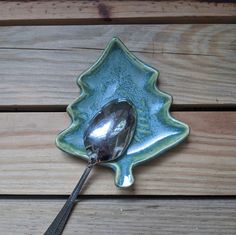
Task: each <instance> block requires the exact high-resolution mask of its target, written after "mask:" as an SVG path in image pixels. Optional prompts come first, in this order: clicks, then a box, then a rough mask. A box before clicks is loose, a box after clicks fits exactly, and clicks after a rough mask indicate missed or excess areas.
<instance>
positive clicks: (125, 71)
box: [56, 38, 189, 187]
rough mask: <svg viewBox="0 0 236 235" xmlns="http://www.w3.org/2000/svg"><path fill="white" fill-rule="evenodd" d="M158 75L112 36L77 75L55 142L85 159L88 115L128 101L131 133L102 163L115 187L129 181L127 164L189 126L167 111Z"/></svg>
mask: <svg viewBox="0 0 236 235" xmlns="http://www.w3.org/2000/svg"><path fill="white" fill-rule="evenodd" d="M158 75H159V72H158V71H157V70H156V69H153V68H151V67H150V66H148V65H146V64H145V63H143V62H142V61H140V60H139V59H138V58H137V57H135V56H134V55H133V54H132V53H131V52H129V51H128V49H127V48H126V47H125V45H124V44H123V43H122V42H121V41H120V40H119V39H118V38H113V39H112V40H111V41H110V43H109V44H108V46H107V47H106V49H105V50H104V52H103V54H102V55H101V57H100V58H99V59H98V61H97V62H96V63H95V64H94V65H93V66H91V67H90V68H89V69H88V70H87V71H85V72H84V73H83V74H81V75H80V77H79V78H78V80H77V83H78V86H79V87H80V89H81V94H80V96H79V97H78V99H76V100H75V101H74V102H73V103H72V104H70V105H69V106H68V107H67V112H68V113H69V115H70V117H71V119H72V123H71V125H70V126H69V127H68V128H67V129H65V130H64V131H62V132H61V133H60V134H59V135H58V137H57V139H56V144H57V146H58V147H59V148H60V149H61V150H63V151H65V152H67V153H69V154H72V155H74V156H78V157H80V158H83V159H85V160H88V157H87V155H86V151H85V147H84V144H83V134H84V130H85V128H86V126H87V124H88V122H89V120H90V119H91V118H92V117H93V116H94V115H95V114H96V113H97V112H98V111H99V110H100V109H101V108H102V107H103V106H104V105H105V104H106V103H108V102H110V101H112V100H114V99H123V98H124V99H128V100H130V101H132V103H133V104H134V106H135V108H136V111H137V127H136V130H135V134H134V138H133V140H132V142H131V144H130V145H129V147H128V149H127V151H126V153H125V154H124V155H123V156H121V157H120V158H118V159H116V160H115V161H113V162H109V163H103V164H102V165H103V166H106V167H110V168H112V169H113V170H114V171H115V184H116V185H117V186H118V187H128V186H130V185H132V184H133V182H134V177H133V174H132V169H133V167H135V166H137V165H138V164H141V163H143V162H145V161H147V160H150V159H152V158H155V157H158V156H160V154H161V153H163V152H164V151H166V150H168V149H170V148H172V147H174V146H175V145H176V144H178V143H180V142H181V141H183V140H184V138H185V137H187V136H188V134H189V127H188V126H187V125H186V124H184V123H182V122H180V121H178V120H176V119H175V118H173V117H172V116H171V114H170V112H169V107H170V105H171V102H172V97H171V96H170V95H168V94H166V93H164V92H162V91H160V90H159V89H158V88H157V86H156V82H157V78H158Z"/></svg>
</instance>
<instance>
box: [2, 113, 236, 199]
mask: <svg viewBox="0 0 236 235" xmlns="http://www.w3.org/2000/svg"><path fill="white" fill-rule="evenodd" d="M174 116H176V117H177V118H178V119H180V120H183V121H184V122H186V123H188V124H189V125H190V127H191V134H190V136H189V138H188V139H187V141H185V142H184V143H183V144H181V145H179V146H177V147H176V148H174V149H173V150H171V151H169V152H168V153H166V154H164V156H162V157H160V158H158V159H156V160H152V161H150V162H149V163H147V164H145V165H143V166H139V167H137V168H136V169H135V170H134V175H135V179H136V183H135V185H134V187H131V188H129V189H124V190H121V189H118V188H116V187H115V186H114V182H113V174H112V172H111V170H109V169H106V168H102V167H96V169H94V171H93V172H92V175H91V177H90V179H89V180H88V182H87V184H86V186H85V188H84V190H83V194H86V195H121V194H123V195H236V174H235V169H236V145H235V143H236V121H235V120H236V112H175V113H174ZM67 125H69V118H68V116H67V114H66V113H1V115H0V136H1V138H0V194H37V195H40V194H42V195H43V194H44V195H50V194H52V195H65V194H69V193H70V192H71V191H72V189H73V187H74V186H75V184H76V182H77V181H78V179H79V177H80V175H81V174H82V171H83V170H84V168H85V166H86V164H85V162H84V161H82V160H80V159H77V158H75V157H70V156H68V155H67V154H65V153H62V152H61V151H60V150H58V149H57V148H56V147H55V145H54V140H55V136H56V134H57V133H58V132H59V131H61V130H62V129H64V128H66V126H67Z"/></svg>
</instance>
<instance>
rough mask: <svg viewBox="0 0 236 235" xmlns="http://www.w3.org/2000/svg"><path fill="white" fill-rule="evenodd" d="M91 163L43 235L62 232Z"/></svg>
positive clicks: (55, 234)
mask: <svg viewBox="0 0 236 235" xmlns="http://www.w3.org/2000/svg"><path fill="white" fill-rule="evenodd" d="M92 168H93V165H92V164H89V165H88V166H87V167H86V169H85V171H84V173H83V175H82V176H81V178H80V180H79V182H78V184H77V185H76V186H75V188H74V190H73V192H72V193H71V195H70V196H69V198H68V199H67V201H66V203H65V205H64V206H63V207H62V209H61V210H60V212H59V213H58V214H57V216H56V218H55V219H54V220H53V222H52V223H51V225H50V226H49V227H48V229H47V231H46V232H45V233H44V235H60V234H62V232H63V229H64V227H65V225H66V222H67V220H68V218H69V216H70V214H71V211H72V209H73V207H74V204H75V200H76V199H77V197H78V195H79V193H80V191H81V189H82V187H83V185H84V183H85V181H86V179H87V177H88V175H89V173H90V171H91V170H92Z"/></svg>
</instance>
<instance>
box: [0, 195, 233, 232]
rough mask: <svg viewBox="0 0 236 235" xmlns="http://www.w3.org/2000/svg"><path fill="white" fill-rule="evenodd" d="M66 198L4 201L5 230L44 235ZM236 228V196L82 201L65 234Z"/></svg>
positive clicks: (1, 222)
mask: <svg viewBox="0 0 236 235" xmlns="http://www.w3.org/2000/svg"><path fill="white" fill-rule="evenodd" d="M64 201H65V200H62V199H61V200H46V199H44V200H29V199H27V200H23V199H20V200H5V199H2V200H0V211H1V213H0V227H1V229H0V231H1V232H0V233H1V234H7V235H15V234H19V235H22V234H25V235H28V234H32V235H33V234H34V235H35V234H43V232H45V230H46V228H47V226H49V223H50V221H52V220H53V218H54V216H55V215H56V214H57V212H58V211H59V210H60V208H61V206H62V205H63V203H64ZM235 231H236V202H235V200H229V199H228V200H216V199H215V200H189V199H188V200H187V199H185V200H183V199H179V200H168V199H156V200H154V199H149V200H144V199H125V200H122V199H119V200H117V199H92V200H91V199H90V200H84V199H83V200H81V201H80V202H79V204H78V205H76V207H75V209H74V211H73V214H72V216H71V218H70V220H69V222H68V224H67V226H66V228H65V231H64V233H63V234H65V235H69V234H70V235H72V234H117V235H118V234H127V235H132V234H133V235H137V234H140V235H141V234H142V235H143V234H147V235H150V234H153V235H154V234H165V235H168V234H169V235H170V234H181V235H182V234H201V235H203V234H207V235H209V234H214V235H222V234H227V235H230V234H231V235H233V234H235Z"/></svg>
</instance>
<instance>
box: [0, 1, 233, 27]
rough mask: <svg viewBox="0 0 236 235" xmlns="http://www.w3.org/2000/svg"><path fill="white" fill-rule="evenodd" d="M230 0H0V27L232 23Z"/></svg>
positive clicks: (231, 3)
mask: <svg viewBox="0 0 236 235" xmlns="http://www.w3.org/2000/svg"><path fill="white" fill-rule="evenodd" d="M235 19H236V5H235V2H234V1H194V0H187V1H142V2H141V1H108V0H107V1H106V0H103V1H60V0H57V1H55V0H54V1H41V0H36V1H35V0H34V1H0V24H1V25H19V24H27V25H29V24H99V23H154V22H155V23H190V22H195V23H196V22H201V23H205V22H208V23H209V22H211V23H222V22H225V23H226V22H228V23H232V22H235Z"/></svg>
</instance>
